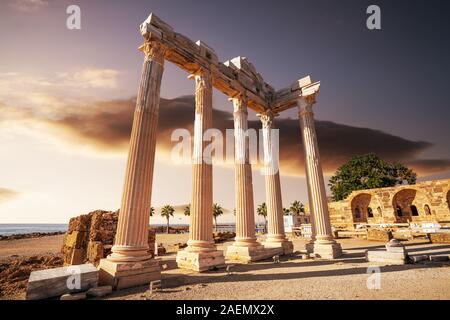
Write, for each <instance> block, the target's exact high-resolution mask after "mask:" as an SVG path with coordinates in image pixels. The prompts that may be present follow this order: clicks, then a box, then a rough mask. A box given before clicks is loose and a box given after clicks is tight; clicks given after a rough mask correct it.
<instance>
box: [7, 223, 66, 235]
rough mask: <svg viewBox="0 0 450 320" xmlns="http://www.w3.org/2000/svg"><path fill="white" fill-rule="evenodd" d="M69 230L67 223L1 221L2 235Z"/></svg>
mask: <svg viewBox="0 0 450 320" xmlns="http://www.w3.org/2000/svg"><path fill="white" fill-rule="evenodd" d="M58 231H63V232H65V231H67V224H41V223H36V224H34V223H26V224H12V223H11V224H9V223H8V224H3V223H0V236H10V235H13V234H27V233H34V232H42V233H49V232H58Z"/></svg>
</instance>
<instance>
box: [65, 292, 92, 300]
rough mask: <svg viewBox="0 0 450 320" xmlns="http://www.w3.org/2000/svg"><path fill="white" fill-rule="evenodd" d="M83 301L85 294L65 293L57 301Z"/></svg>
mask: <svg viewBox="0 0 450 320" xmlns="http://www.w3.org/2000/svg"><path fill="white" fill-rule="evenodd" d="M84 299H86V292H80V293H66V294H63V295H62V296H61V297H60V298H59V300H84Z"/></svg>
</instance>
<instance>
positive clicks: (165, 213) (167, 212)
mask: <svg viewBox="0 0 450 320" xmlns="http://www.w3.org/2000/svg"><path fill="white" fill-rule="evenodd" d="M174 212H175V209H174V207H172V206H171V205H165V206H164V207H163V208H162V209H161V216H162V217H164V218H166V219H167V233H169V221H170V217H173V213H174Z"/></svg>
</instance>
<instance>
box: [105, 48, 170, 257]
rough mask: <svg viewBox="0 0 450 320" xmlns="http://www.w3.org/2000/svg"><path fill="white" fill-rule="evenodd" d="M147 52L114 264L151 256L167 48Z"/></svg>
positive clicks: (131, 142)
mask: <svg viewBox="0 0 450 320" xmlns="http://www.w3.org/2000/svg"><path fill="white" fill-rule="evenodd" d="M141 49H142V51H143V52H144V53H145V61H144V64H143V68H142V77H141V83H140V86H139V91H138V95H137V100H136V109H135V112H134V120H133V128H132V132H131V139H130V147H129V152H128V162H127V167H126V173H125V184H124V189H123V196H122V203H121V207H120V213H119V221H118V226H117V233H116V238H115V243H114V246H113V248H112V254H111V255H110V256H109V257H108V259H110V260H113V261H124V262H128V261H129V262H132V261H140V260H147V259H149V258H150V256H149V254H148V249H149V248H148V225H149V215H150V206H151V204H150V202H151V194H152V181H153V168H154V160H155V145H156V129H157V126H158V113H159V94H160V88H161V78H162V74H163V70H164V48H163V47H162V46H161V45H160V44H158V43H155V42H151V43H150V42H147V43H145V44H144V45H143V46H142V47H141Z"/></svg>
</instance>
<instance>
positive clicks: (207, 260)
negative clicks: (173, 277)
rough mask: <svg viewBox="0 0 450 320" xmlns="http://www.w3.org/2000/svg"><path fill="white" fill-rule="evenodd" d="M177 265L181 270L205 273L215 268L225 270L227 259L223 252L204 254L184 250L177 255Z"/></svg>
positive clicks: (215, 251) (205, 252)
mask: <svg viewBox="0 0 450 320" xmlns="http://www.w3.org/2000/svg"><path fill="white" fill-rule="evenodd" d="M177 264H178V267H179V268H184V269H190V270H193V271H197V272H204V271H208V270H209V269H211V268H214V267H215V268H225V258H224V256H223V252H222V251H219V250H213V251H204V252H190V251H187V250H182V251H179V252H178V254H177Z"/></svg>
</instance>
